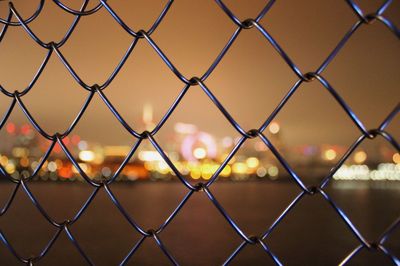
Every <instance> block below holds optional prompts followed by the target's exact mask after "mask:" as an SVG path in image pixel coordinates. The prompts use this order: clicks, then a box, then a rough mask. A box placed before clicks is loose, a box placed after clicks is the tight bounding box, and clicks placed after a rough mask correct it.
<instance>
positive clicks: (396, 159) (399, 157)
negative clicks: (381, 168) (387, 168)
mask: <svg viewBox="0 0 400 266" xmlns="http://www.w3.org/2000/svg"><path fill="white" fill-rule="evenodd" d="M393 162H394V163H395V164H400V153H395V154H393Z"/></svg>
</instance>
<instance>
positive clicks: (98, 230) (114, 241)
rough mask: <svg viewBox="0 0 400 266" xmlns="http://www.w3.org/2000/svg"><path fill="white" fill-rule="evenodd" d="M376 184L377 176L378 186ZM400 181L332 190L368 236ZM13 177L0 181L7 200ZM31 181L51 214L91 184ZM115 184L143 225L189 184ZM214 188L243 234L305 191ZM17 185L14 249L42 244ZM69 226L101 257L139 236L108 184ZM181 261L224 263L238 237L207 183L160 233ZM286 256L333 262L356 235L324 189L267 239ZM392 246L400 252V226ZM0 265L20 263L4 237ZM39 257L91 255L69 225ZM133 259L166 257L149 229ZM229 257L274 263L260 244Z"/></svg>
mask: <svg viewBox="0 0 400 266" xmlns="http://www.w3.org/2000/svg"><path fill="white" fill-rule="evenodd" d="M376 184H379V185H378V186H376ZM399 187H400V186H399V184H398V183H375V185H373V186H371V183H334V184H333V185H332V186H331V187H330V188H329V189H328V193H329V194H330V195H331V196H332V197H333V198H334V199H335V201H336V202H337V203H338V204H339V205H340V206H341V207H343V210H344V211H345V213H346V214H348V216H349V217H350V219H351V220H352V221H353V222H354V224H355V225H356V226H357V227H358V228H359V230H360V231H361V233H362V234H363V235H364V236H365V237H366V238H367V239H371V240H373V239H375V238H377V237H378V236H379V235H380V234H381V233H382V232H383V231H384V230H385V228H386V227H387V226H388V225H389V224H391V223H392V222H393V221H394V220H395V218H396V217H398V215H400V204H399V202H400V188H399ZM11 188H12V186H11V185H9V184H6V183H0V203H1V206H2V205H3V204H4V202H5V199H6V197H7V195H8V194H9V193H10V191H11ZM30 188H31V189H32V191H33V193H34V194H35V195H36V196H37V198H38V200H39V201H40V202H41V203H42V204H43V206H44V208H45V209H46V210H47V211H48V213H49V214H50V215H51V217H53V218H55V219H56V220H58V221H62V220H66V219H69V218H71V217H72V216H73V215H74V213H75V212H76V211H77V210H78V208H79V206H80V205H81V204H82V203H83V202H84V201H85V199H86V198H87V197H88V195H89V193H90V188H89V187H88V186H87V185H85V184H83V183H68V184H61V183H32V184H30ZM112 190H113V192H114V193H115V194H116V195H117V197H118V199H119V200H120V201H121V203H122V204H123V205H124V207H125V208H126V209H127V211H128V212H129V213H130V215H131V216H132V217H133V218H134V219H135V220H136V222H137V223H139V224H140V225H141V226H143V227H144V228H145V229H150V228H157V227H158V225H160V224H161V223H162V222H163V221H164V220H165V219H166V218H167V217H168V215H169V213H171V211H172V210H173V209H174V208H175V207H176V206H177V204H178V202H179V201H180V200H181V199H182V198H183V197H184V195H185V192H186V191H187V190H186V189H185V188H184V187H183V186H182V185H181V184H180V183H135V184H126V183H125V184H121V183H118V184H114V185H112ZM211 191H212V192H213V193H214V195H215V196H216V198H217V199H218V200H219V201H220V203H221V204H222V205H223V206H224V208H225V209H226V211H227V212H228V213H229V214H230V215H231V217H233V218H234V219H235V221H236V222H237V223H238V225H239V226H240V227H241V228H242V229H243V230H244V231H245V233H246V234H247V235H257V234H260V233H262V232H263V231H265V230H266V229H267V228H268V227H269V226H270V225H271V224H272V222H273V221H274V220H275V219H276V218H277V217H278V216H279V214H280V213H281V212H282V211H283V210H284V209H285V207H286V206H287V205H288V204H289V203H290V202H291V200H292V199H293V198H294V197H295V196H296V195H297V194H298V193H299V190H298V188H297V187H296V186H295V185H294V184H292V183H289V182H282V183H261V182H246V183H244V182H243V183H230V182H229V183H228V182H226V183H217V184H215V185H213V187H212V189H211ZM21 192H22V191H19V193H18V194H17V198H16V201H15V202H14V203H13V205H12V207H11V209H9V211H8V212H7V214H6V215H5V216H3V217H1V218H0V228H1V230H2V231H3V232H4V233H5V234H6V236H7V238H8V239H9V241H10V242H11V243H12V245H13V246H14V247H15V249H16V250H17V252H19V253H20V254H21V255H24V256H30V255H32V254H38V252H39V251H40V250H41V249H42V248H43V247H44V245H45V244H46V243H47V241H48V240H49V239H50V237H51V236H52V234H53V233H54V232H55V230H54V228H52V227H51V226H50V225H49V224H48V223H47V222H46V221H45V219H44V218H43V217H42V216H41V215H40V213H39V212H38V211H37V209H35V207H34V206H33V205H32V203H31V202H30V201H29V200H28V198H27V197H26V196H25V194H24V193H21ZM71 231H72V233H73V234H74V236H75V237H76V238H77V240H78V241H79V243H80V244H81V246H82V248H83V249H84V250H85V252H86V253H87V254H88V255H89V257H90V258H91V259H92V260H93V261H94V263H95V264H96V265H117V264H118V263H119V262H120V261H121V260H122V258H123V257H124V256H125V255H126V254H127V253H128V251H129V250H130V248H131V247H132V246H133V245H134V243H135V242H136V241H137V240H138V239H139V234H138V233H137V232H136V231H134V230H133V229H132V228H131V227H130V225H129V224H128V222H126V221H125V220H124V218H123V217H122V216H121V214H120V213H119V211H118V210H117V208H116V207H115V206H114V205H113V204H112V202H111V200H110V199H109V198H108V196H107V194H106V193H104V191H101V192H99V194H98V195H97V197H96V199H95V200H94V202H93V204H92V205H91V206H90V207H89V208H88V209H87V211H86V212H85V214H84V215H83V216H82V217H81V219H80V220H79V221H78V222H77V223H75V224H74V225H73V226H72V227H71ZM160 238H161V240H162V241H163V242H164V243H165V245H166V246H167V247H168V249H169V250H170V252H171V253H172V254H173V255H174V256H175V258H176V259H177V261H178V262H179V263H180V264H181V265H221V264H222V263H223V262H224V261H225V259H226V258H227V257H228V256H229V255H230V253H232V252H233V251H234V250H235V248H236V247H237V246H238V245H239V244H240V242H241V239H240V238H239V237H238V235H237V234H236V233H235V231H234V230H233V229H232V228H231V227H230V226H229V225H228V223H227V222H226V220H224V218H223V217H222V216H221V214H220V213H219V212H218V211H217V209H216V208H215V206H214V205H213V204H212V203H211V202H210V201H209V200H208V198H207V197H206V195H205V194H204V193H203V192H200V193H195V194H194V195H193V196H192V198H190V200H189V201H188V203H187V204H186V205H185V206H184V207H183V209H182V210H181V212H180V213H179V214H178V215H177V216H176V217H175V219H174V220H173V221H172V223H171V224H170V225H169V226H168V227H167V228H166V230H165V231H163V232H162V233H161V235H160ZM266 242H267V244H268V245H269V246H270V248H271V249H272V251H273V252H274V253H275V254H276V255H277V256H278V257H279V258H280V260H281V261H282V262H283V263H284V264H285V265H337V264H338V263H339V262H340V261H341V260H342V259H343V258H344V257H345V256H346V255H347V254H348V253H349V252H350V251H351V250H352V249H354V248H355V247H356V246H357V244H358V242H357V239H356V238H355V237H354V236H353V235H352V233H351V232H350V231H349V230H348V228H347V227H346V225H345V224H344V222H343V221H342V220H340V219H339V216H338V215H337V214H336V212H335V211H334V210H333V209H332V208H331V206H330V205H329V204H328V203H327V202H325V201H324V200H323V199H322V197H321V196H320V195H316V196H307V197H305V198H303V199H302V201H301V202H300V203H299V204H298V205H297V206H296V208H295V209H294V210H293V211H292V212H291V213H290V214H289V215H288V216H287V217H286V218H285V219H284V220H283V221H282V223H281V224H280V225H279V226H278V227H277V228H276V230H275V231H274V232H273V233H272V234H271V235H270V237H269V238H268V240H267V241H266ZM386 246H387V247H388V248H389V249H390V250H392V251H393V252H394V253H395V254H396V255H397V256H400V228H399V229H398V230H397V231H396V232H395V233H394V234H393V235H392V236H391V238H390V239H389V240H388V242H387V244H386ZM0 265H20V264H19V263H18V261H17V260H16V259H15V258H14V257H13V256H12V255H11V253H9V252H8V250H7V249H6V248H5V246H4V245H2V244H0ZM37 265H85V262H84V260H83V259H82V258H81V257H80V256H79V254H78V252H77V250H76V249H75V248H74V246H73V245H72V244H71V243H70V242H69V241H68V239H67V237H66V236H65V234H64V233H63V234H62V235H61V237H60V238H59V239H58V241H57V242H56V244H55V245H54V246H53V247H52V248H51V250H50V251H49V253H48V254H47V256H46V257H45V258H44V259H43V260H41V261H40V262H38V263H37ZM129 265H169V262H168V260H167V259H166V257H165V256H164V255H163V253H162V252H161V251H160V250H159V249H158V247H157V246H156V245H155V242H154V240H153V239H147V240H145V242H144V243H143V245H142V246H141V248H140V249H139V250H138V252H137V253H135V254H134V255H133V256H132V258H131V260H130V264H129ZM232 265H272V261H271V259H270V258H269V257H268V256H267V255H266V253H265V252H264V251H262V250H261V248H260V247H259V246H247V247H246V248H245V249H244V250H243V251H242V252H241V253H240V254H239V255H238V256H237V257H236V259H235V260H234V261H233V262H232ZM350 265H390V261H389V260H388V259H387V258H386V257H384V256H382V255H381V254H380V253H378V252H361V253H359V255H358V256H357V257H356V258H355V259H354V260H353V261H352V263H350Z"/></svg>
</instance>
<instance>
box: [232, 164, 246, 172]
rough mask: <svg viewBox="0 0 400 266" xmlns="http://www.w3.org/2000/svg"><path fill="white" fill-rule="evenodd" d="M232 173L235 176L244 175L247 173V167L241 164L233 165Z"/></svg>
mask: <svg viewBox="0 0 400 266" xmlns="http://www.w3.org/2000/svg"><path fill="white" fill-rule="evenodd" d="M232 171H233V172H234V173H236V174H245V173H247V165H246V164H245V163H241V162H237V163H234V164H233V166H232Z"/></svg>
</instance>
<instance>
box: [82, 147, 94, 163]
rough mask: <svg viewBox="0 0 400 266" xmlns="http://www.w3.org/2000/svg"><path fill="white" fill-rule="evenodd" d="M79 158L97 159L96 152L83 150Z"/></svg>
mask: <svg viewBox="0 0 400 266" xmlns="http://www.w3.org/2000/svg"><path fill="white" fill-rule="evenodd" d="M79 159H81V160H82V161H84V162H92V161H93V160H94V159H95V154H94V152H92V151H88V150H83V151H80V152H79Z"/></svg>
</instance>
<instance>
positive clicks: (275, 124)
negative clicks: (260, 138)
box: [269, 122, 281, 134]
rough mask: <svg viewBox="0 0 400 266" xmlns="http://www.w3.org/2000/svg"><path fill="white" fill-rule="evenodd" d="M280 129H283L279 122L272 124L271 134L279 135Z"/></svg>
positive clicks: (270, 127) (270, 126)
mask: <svg viewBox="0 0 400 266" xmlns="http://www.w3.org/2000/svg"><path fill="white" fill-rule="evenodd" d="M280 129H281V127H280V126H279V124H278V123H277V122H272V123H271V124H270V125H269V132H271V133H272V134H277V133H278V132H279V130H280Z"/></svg>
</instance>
